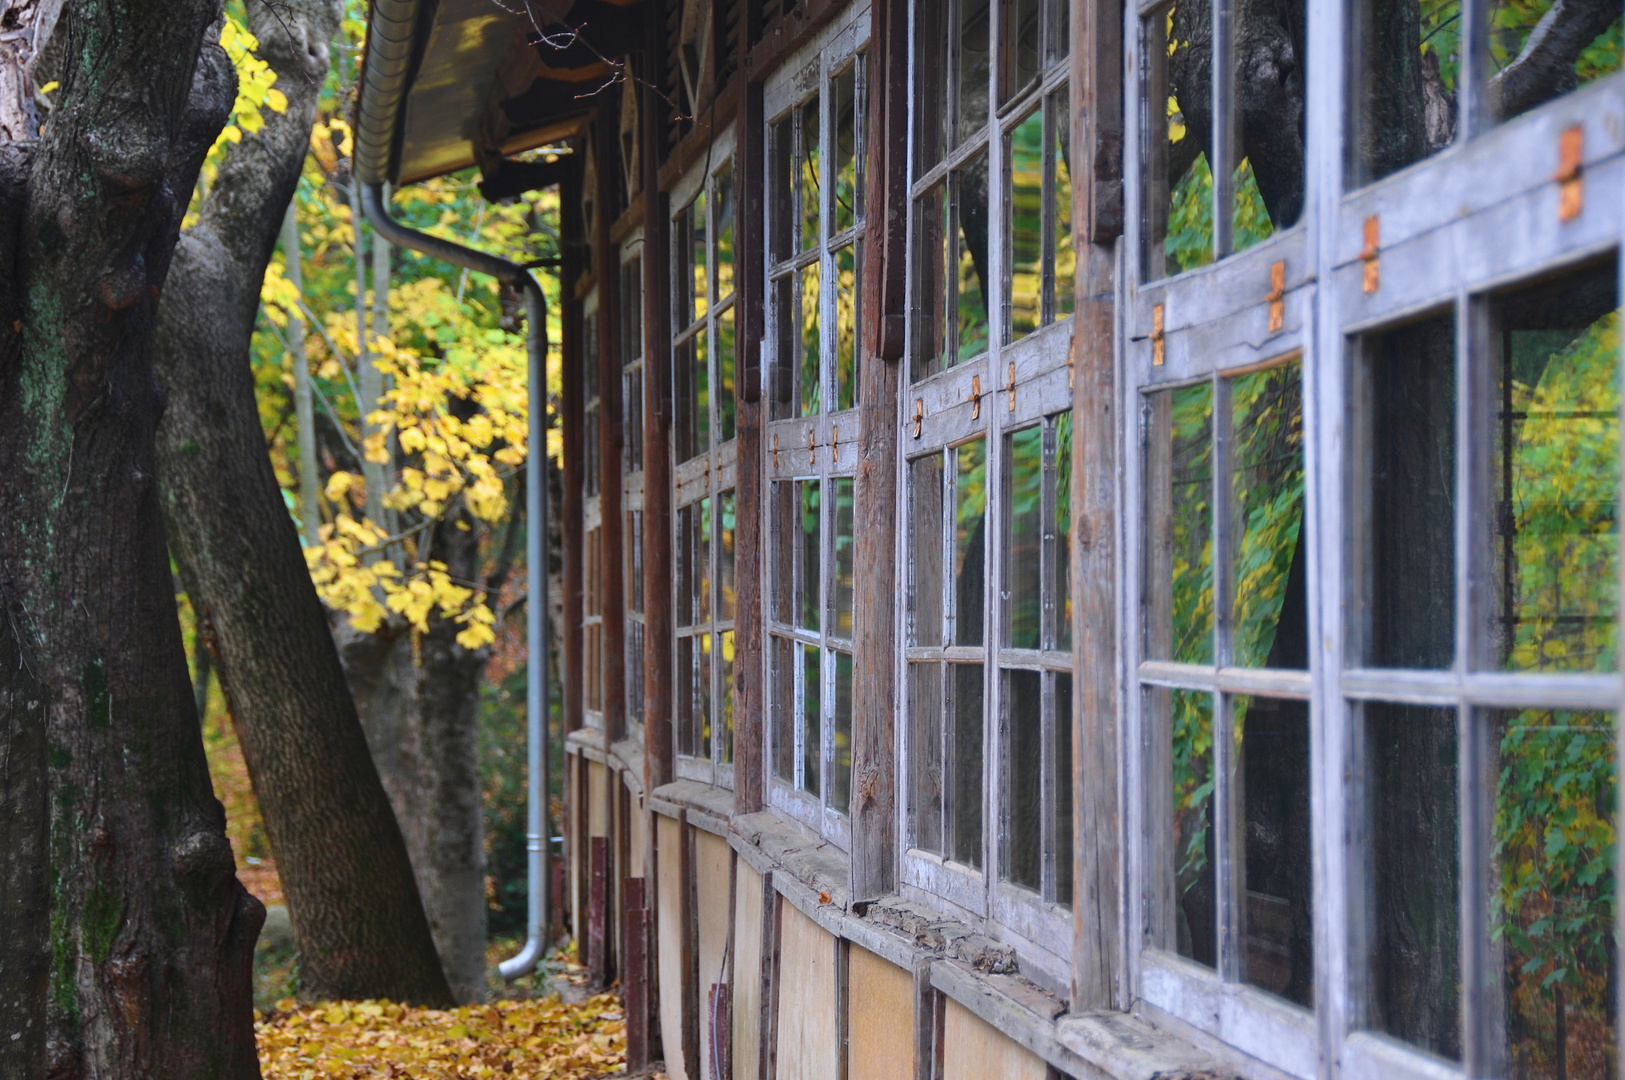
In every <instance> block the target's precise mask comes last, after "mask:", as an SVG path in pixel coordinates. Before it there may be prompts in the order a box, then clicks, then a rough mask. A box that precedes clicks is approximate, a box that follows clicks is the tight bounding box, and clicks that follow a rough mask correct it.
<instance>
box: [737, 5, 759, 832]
mask: <svg viewBox="0 0 1625 1080" xmlns="http://www.w3.org/2000/svg"><path fill="white" fill-rule="evenodd" d="M742 7H743V8H744V19H745V25H743V26H741V27H740V33H739V70H740V71H741V72H747V73H748V68H747V66H746V65H747V62H748V58H749V56H750V43H751V42H752V41H754V40H755V39H756V37H757V34H758V33H759V27H758V23H759V21H760V19H761V5H760V4H755V3H746V4H743V5H742ZM740 82H741V83H742V85H741V87H740V89H741V91H742V93H740V94H739V96H738V97H737V98H736V100H737V101H738V102H739V109H738V117H739V123H738V125H737V126H736V127H735V131H736V132H737V135H736V136H735V141H736V150H735V162H734V176H735V185H736V190H737V191H738V193H739V194H738V212H737V213H736V214H735V215H734V217H735V220H736V221H737V222H738V225H737V229H738V232H737V234H736V235H737V237H738V244H737V249H736V250H737V255H736V256H735V259H734V265H735V267H736V271H735V277H734V280H735V282H736V285H735V288H736V289H738V291H739V298H738V300H737V301H736V302H735V304H734V309H735V310H736V311H737V312H738V313H739V314H738V316H737V317H738V319H739V336H738V340H739V358H738V361H737V369H738V385H739V412H738V417H739V433H738V436H737V438H738V440H739V441H738V443H737V445H736V447H735V451H734V452H735V459H734V460H735V462H736V463H737V464H736V467H735V475H736V480H735V492H736V493H737V495H738V504H737V505H738V508H739V510H738V513H739V518H738V521H737V524H736V525H735V531H734V596H735V598H736V604H735V611H734V650H735V651H734V813H735V814H750V813H754V812H756V811H757V810H760V809H761V808H762V785H763V782H764V781H763V761H764V747H763V744H762V743H763V740H762V732H763V729H764V726H765V725H764V723H763V716H762V714H763V711H764V709H765V705H766V703H765V700H764V695H763V693H762V688H763V687H764V686H765V685H766V683H767V673H766V671H765V670H764V669H763V666H762V645H763V621H762V620H763V609H764V605H765V603H766V596H765V594H766V589H765V584H764V582H765V579H766V574H765V572H764V570H765V567H764V565H763V559H762V551H763V547H762V545H763V536H762V522H763V521H765V520H766V516H767V515H766V504H765V503H764V501H763V498H762V409H763V405H762V383H763V378H762V338H763V336H764V333H765V329H766V328H765V326H764V321H765V320H764V317H763V309H764V299H765V298H764V296H763V287H762V252H763V243H762V242H763V239H764V238H763V235H762V188H763V187H764V186H765V182H766V181H765V177H764V175H763V162H762V137H763V133H764V131H763V118H762V86H761V84H760V83H755V82H749V81H748V79H747V78H741V79H740Z"/></svg>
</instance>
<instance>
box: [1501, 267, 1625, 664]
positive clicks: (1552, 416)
mask: <svg viewBox="0 0 1625 1080" xmlns="http://www.w3.org/2000/svg"><path fill="white" fill-rule="evenodd" d="M1617 289H1618V278H1617V274H1616V273H1615V269H1614V260H1613V259H1612V258H1610V259H1609V260H1608V262H1607V263H1605V264H1603V265H1601V266H1599V267H1596V268H1594V269H1589V270H1585V271H1582V272H1580V273H1578V274H1572V275H1568V276H1565V277H1562V278H1559V279H1557V280H1555V281H1551V282H1547V283H1544V284H1541V285H1537V286H1534V287H1533V288H1527V289H1523V290H1520V291H1518V292H1515V293H1508V294H1505V295H1503V296H1500V297H1497V298H1496V299H1495V301H1494V302H1493V304H1492V305H1491V310H1492V312H1493V315H1492V318H1493V320H1494V327H1495V331H1496V332H1495V333H1494V334H1492V340H1493V342H1494V343H1495V345H1496V346H1497V353H1498V356H1497V361H1498V362H1497V363H1496V365H1495V370H1496V385H1495V387H1494V393H1495V395H1496V400H1495V401H1494V403H1493V404H1492V408H1493V410H1494V415H1495V417H1496V422H1495V430H1494V431H1493V432H1492V433H1491V434H1492V437H1493V438H1494V441H1495V447H1496V452H1495V454H1494V455H1493V459H1492V460H1491V461H1490V462H1487V464H1489V465H1490V467H1491V468H1492V469H1493V470H1494V475H1493V476H1489V477H1486V478H1484V481H1487V486H1489V487H1490V488H1491V490H1492V492H1493V494H1492V495H1491V497H1490V501H1491V503H1492V504H1493V505H1494V506H1495V508H1496V512H1495V513H1494V514H1493V515H1492V517H1491V520H1492V521H1493V522H1494V525H1493V528H1494V537H1493V539H1492V541H1491V548H1492V551H1491V561H1492V566H1493V570H1492V573H1491V575H1490V577H1491V580H1492V589H1493V593H1494V599H1493V600H1492V601H1491V608H1492V610H1490V611H1488V612H1486V615H1488V616H1489V619H1490V621H1491V626H1490V627H1489V628H1488V629H1489V630H1490V633H1491V638H1492V640H1493V641H1494V642H1495V655H1494V656H1493V657H1482V658H1480V659H1481V660H1487V661H1490V662H1493V663H1495V664H1497V665H1498V666H1500V667H1503V668H1506V669H1509V670H1515V671H1615V670H1617V669H1618V657H1617V652H1616V650H1617V642H1616V640H1615V634H1616V631H1615V626H1616V623H1617V619H1618V612H1619V514H1618V509H1619V494H1618V493H1619V480H1620V478H1619V378H1620V373H1619V314H1618V312H1617V311H1616V310H1615V304H1616V303H1617ZM1484 481H1481V484H1482V483H1484Z"/></svg>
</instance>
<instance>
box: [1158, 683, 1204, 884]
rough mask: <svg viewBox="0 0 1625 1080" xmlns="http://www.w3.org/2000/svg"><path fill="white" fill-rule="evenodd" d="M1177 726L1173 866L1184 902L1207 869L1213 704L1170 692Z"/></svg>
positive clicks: (1195, 696)
mask: <svg viewBox="0 0 1625 1080" xmlns="http://www.w3.org/2000/svg"><path fill="white" fill-rule="evenodd" d="M1169 696H1170V699H1171V700H1170V702H1169V704H1170V708H1171V711H1172V714H1173V715H1172V720H1173V743H1174V745H1173V758H1174V761H1173V766H1174V769H1173V771H1174V843H1175V851H1174V866H1175V871H1176V888H1177V895H1178V896H1180V897H1183V896H1184V895H1185V893H1187V892H1188V891H1190V889H1191V888H1192V886H1194V885H1195V884H1196V883H1197V881H1199V880H1200V879H1201V875H1202V871H1203V870H1205V869H1207V833H1208V823H1209V822H1208V818H1209V816H1210V813H1211V811H1210V804H1211V803H1212V801H1213V766H1212V761H1213V699H1212V697H1210V696H1209V695H1207V694H1204V693H1198V692H1196V691H1192V690H1174V691H1170V692H1169Z"/></svg>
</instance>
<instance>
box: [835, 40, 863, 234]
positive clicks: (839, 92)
mask: <svg viewBox="0 0 1625 1080" xmlns="http://www.w3.org/2000/svg"><path fill="white" fill-rule="evenodd" d="M829 110H830V119H831V122H832V123H834V125H835V160H834V161H833V162H832V163H831V164H832V165H833V166H834V169H833V171H834V174H835V190H834V192H833V193H832V194H833V196H834V202H835V206H834V211H833V213H834V220H833V221H832V222H831V223H830V232H840V231H841V230H842V229H850V228H851V227H852V226H853V225H854V224H856V223H857V220H858V67H857V65H856V64H853V65H852V66H851V67H849V68H847V69H846V70H845V71H843V72H841V73H840V74H839V75H837V76H835V78H834V80H833V81H832V82H831V84H830V102H829Z"/></svg>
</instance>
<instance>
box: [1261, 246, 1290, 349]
mask: <svg viewBox="0 0 1625 1080" xmlns="http://www.w3.org/2000/svg"><path fill="white" fill-rule="evenodd" d="M1264 299H1265V300H1267V301H1269V305H1270V333H1272V334H1273V333H1275V332H1276V331H1277V330H1279V329H1281V326H1282V324H1283V323H1285V322H1286V263H1284V262H1277V263H1272V264H1270V291H1269V293H1268V295H1266V296H1265V297H1264Z"/></svg>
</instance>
